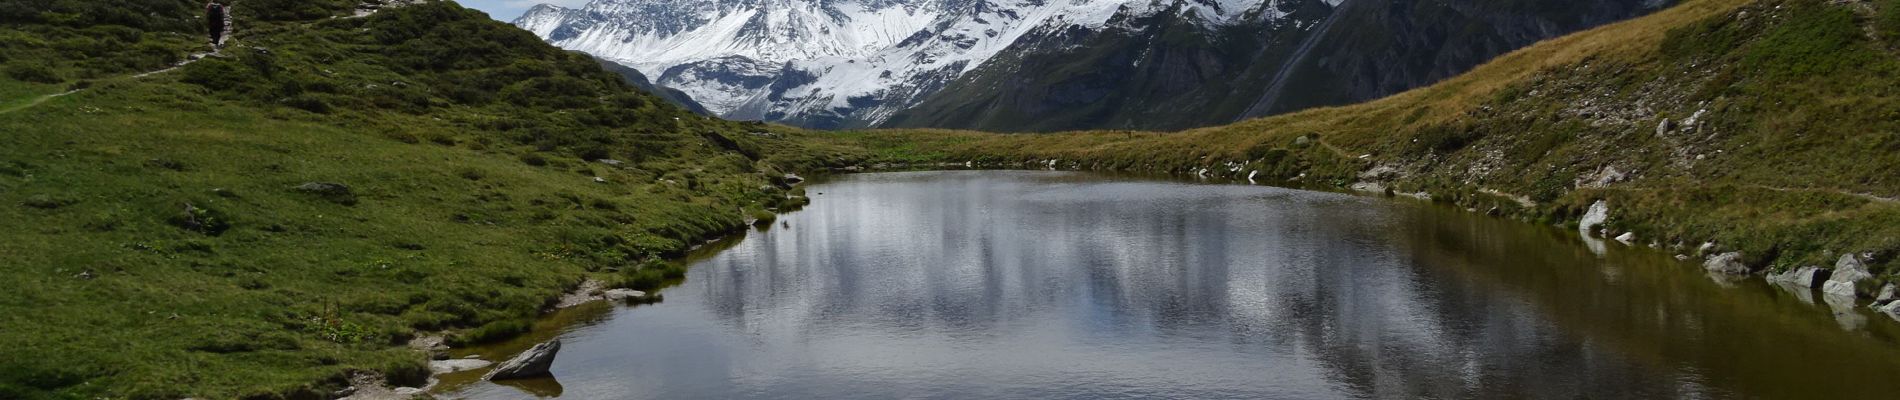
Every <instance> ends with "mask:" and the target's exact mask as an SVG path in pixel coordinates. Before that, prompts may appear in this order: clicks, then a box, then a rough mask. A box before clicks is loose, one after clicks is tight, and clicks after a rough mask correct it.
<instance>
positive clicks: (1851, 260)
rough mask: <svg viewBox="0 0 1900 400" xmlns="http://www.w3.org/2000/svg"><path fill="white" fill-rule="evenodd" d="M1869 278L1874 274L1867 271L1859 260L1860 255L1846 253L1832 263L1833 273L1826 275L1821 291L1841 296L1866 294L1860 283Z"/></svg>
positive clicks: (1872, 277)
mask: <svg viewBox="0 0 1900 400" xmlns="http://www.w3.org/2000/svg"><path fill="white" fill-rule="evenodd" d="M1869 279H1874V274H1872V273H1868V272H1867V266H1866V265H1865V264H1862V263H1861V262H1860V257H1856V256H1854V255H1853V254H1848V255H1844V256H1841V260H1840V261H1839V262H1837V263H1835V264H1834V275H1833V276H1830V277H1828V279H1827V284H1825V285H1822V286H1821V291H1823V292H1827V294H1829V295H1835V296H1843V297H1856V296H1861V295H1866V294H1868V293H1865V292H1863V291H1862V290H1861V289H1860V283H1861V282H1864V281H1867V280H1869Z"/></svg>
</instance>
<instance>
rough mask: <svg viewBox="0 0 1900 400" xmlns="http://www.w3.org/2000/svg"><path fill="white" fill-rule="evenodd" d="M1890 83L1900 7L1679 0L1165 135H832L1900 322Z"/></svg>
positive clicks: (924, 159)
mask: <svg viewBox="0 0 1900 400" xmlns="http://www.w3.org/2000/svg"><path fill="white" fill-rule="evenodd" d="M1896 88H1900V1H1896V0H1880V1H1836V0H1687V1H1684V2H1683V3H1682V4H1681V5H1678V6H1675V7H1671V8H1668V9H1665V10H1663V11H1660V12H1657V13H1654V14H1652V15H1649V16H1645V17H1642V18H1638V19H1635V20H1631V21H1626V22H1622V23H1616V24H1612V25H1608V26H1604V27H1600V28H1596V29H1591V30H1587V31H1585V32H1581V33H1579V34H1574V35H1568V36H1564V37H1561V38H1557V39H1554V40H1550V41H1545V42H1541V43H1539V44H1536V45H1534V46H1530V47H1527V48H1525V49H1522V50H1519V51H1516V52H1512V53H1509V54H1507V55H1505V56H1502V57H1499V58H1498V59H1497V60H1494V61H1492V62H1488V63H1485V64H1484V65H1482V66H1479V67H1477V68H1475V69H1473V70H1472V71H1471V72H1468V73H1466V74H1462V75H1459V76H1457V77H1454V78H1451V79H1448V80H1446V81H1443V82H1441V83H1438V84H1435V85H1431V86H1428V87H1425V88H1421V89H1417V90H1412V91H1407V92H1404V93H1401V94H1398V95H1394V96H1390V97H1386V98H1383V99H1380V100H1377V101H1372V102H1366V103H1360V104H1355V105H1349V106H1343V107H1333V108H1322V109H1313V110H1307V111H1302V112H1296V113H1291V114H1286V115H1281V116H1275V117H1269V118H1261V119H1254V120H1248V121H1244V122H1241V123H1237V124H1232V125H1227V126H1221V127H1213V128H1204V129H1194V130H1188V131H1184V132H1179V133H1171V134H1159V133H1136V132H1074V133H1058V134H1036V135H999V134H988V133H971V132H957V131H945V130H924V131H870V132H857V133H851V134H848V135H842V136H841V137H840V139H839V140H843V141H846V142H848V143H855V144H858V145H862V146H867V147H871V148H873V149H874V151H873V152H874V154H879V155H881V157H882V158H881V159H880V161H877V162H883V163H896V164H920V163H921V164H931V163H956V164H960V165H961V164H966V163H967V164H968V165H976V166H987V167H1011V168H1021V167H1031V168H1055V169H1083V170H1114V171H1141V172H1159V173H1170V174H1179V175H1187V176H1196V177H1202V178H1206V179H1226V180H1231V181H1239V182H1249V183H1261V184H1269V183H1271V184H1282V185H1293V186H1302V187H1312V188H1331V189H1335V190H1353V191H1361V192H1367V193H1374V194H1380V193H1383V194H1386V195H1394V196H1397V195H1403V196H1406V197H1414V198H1420V199H1427V200H1429V201H1432V202H1437V203H1442V204H1446V205H1452V206H1456V207H1459V208H1463V209H1467V210H1470V211H1473V212H1483V213H1488V214H1492V215H1498V216H1501V217H1510V218H1517V219H1521V220H1523V221H1527V222H1537V223H1547V224H1557V225H1564V226H1566V227H1567V228H1569V229H1574V230H1576V231H1580V232H1581V233H1582V234H1583V235H1584V241H1585V243H1586V244H1588V245H1591V246H1593V247H1596V248H1603V247H1604V246H1632V247H1648V248H1653V249H1657V250H1660V251H1667V252H1671V253H1674V254H1676V255H1677V256H1678V258H1679V259H1682V260H1684V261H1685V263H1693V264H1695V265H1696V267H1697V268H1706V269H1707V270H1708V271H1709V272H1711V273H1712V274H1714V276H1715V277H1716V278H1717V279H1720V280H1725V281H1726V280H1732V279H1740V277H1743V276H1748V275H1754V276H1758V277H1762V276H1765V277H1768V278H1770V279H1775V280H1778V281H1781V282H1788V281H1799V280H1800V278H1798V276H1801V275H1803V273H1802V272H1801V271H1814V270H1815V269H1834V270H1836V271H1839V273H1838V274H1835V275H1833V276H1834V277H1835V278H1839V279H1835V278H1828V280H1829V282H1828V283H1826V286H1828V287H1832V288H1833V290H1832V291H1830V293H1834V294H1833V295H1834V296H1842V297H1846V299H1845V302H1844V303H1842V304H1849V305H1854V304H1859V305H1863V306H1864V305H1873V306H1878V307H1880V309H1881V310H1882V311H1883V312H1888V313H1889V314H1892V315H1894V316H1895V317H1896V318H1900V301H1896V296H1900V294H1895V293H1900V286H1893V285H1890V284H1900V174H1894V173H1893V171H1896V170H1900V119H1896V118H1894V116H1895V115H1900V89H1896ZM1790 272H1792V273H1793V274H1790ZM1790 275H1795V276H1797V277H1795V278H1791V277H1790ZM1816 275H1817V274H1814V273H1806V275H1805V276H1809V277H1812V276H1816ZM1799 286H1800V287H1798V288H1797V289H1795V290H1802V291H1806V290H1811V289H1821V288H1822V283H1820V282H1816V281H1814V280H1813V279H1811V278H1810V279H1808V281H1807V282H1805V283H1801V284H1800V285H1799ZM1890 288H1891V289H1893V290H1889V289H1890ZM1806 294H1807V293H1805V292H1803V295H1806ZM1857 297H1858V298H1860V299H1861V300H1871V301H1872V302H1871V304H1869V303H1867V302H1861V303H1856V302H1855V298H1857Z"/></svg>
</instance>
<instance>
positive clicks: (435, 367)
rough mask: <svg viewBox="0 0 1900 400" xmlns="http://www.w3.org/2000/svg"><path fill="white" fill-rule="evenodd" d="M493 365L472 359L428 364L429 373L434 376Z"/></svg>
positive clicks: (439, 361)
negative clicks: (432, 373) (434, 374)
mask: <svg viewBox="0 0 1900 400" xmlns="http://www.w3.org/2000/svg"><path fill="white" fill-rule="evenodd" d="M494 364H495V363H492V362H488V361H486V360H482V359H474V358H462V359H453V360H435V361H430V362H429V372H434V373H436V374H448V373H455V372H462V371H469V370H477V369H482V368H485V367H488V366H489V365H494Z"/></svg>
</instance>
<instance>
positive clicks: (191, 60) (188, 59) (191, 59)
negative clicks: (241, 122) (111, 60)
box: [0, 51, 219, 114]
mask: <svg viewBox="0 0 1900 400" xmlns="http://www.w3.org/2000/svg"><path fill="white" fill-rule="evenodd" d="M218 54H219V53H218V52H217V51H212V52H206V53H196V54H192V55H190V56H186V57H185V60H184V61H180V62H178V63H177V64H172V66H169V67H165V68H163V69H157V70H152V71H145V72H140V73H138V74H133V75H129V76H123V77H114V78H106V79H107V80H110V79H120V78H128V79H140V78H145V77H148V76H152V75H158V74H163V73H166V72H171V71H174V70H177V69H179V68H184V67H185V66H186V65H191V63H195V62H198V60H203V59H206V58H211V57H215V56H217V55H218ZM85 90H86V89H73V90H68V91H64V92H59V93H54V94H49V95H44V96H40V97H36V98H33V100H32V101H28V102H26V103H22V104H20V105H17V106H12V107H8V108H6V109H0V114H10V113H13V112H15V111H20V110H25V109H29V108H33V107H35V106H38V105H40V104H42V103H46V102H47V101H48V100H52V99H57V98H61V97H66V96H70V95H72V94H74V93H79V92H83V91H85Z"/></svg>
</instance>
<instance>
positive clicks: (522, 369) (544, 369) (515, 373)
mask: <svg viewBox="0 0 1900 400" xmlns="http://www.w3.org/2000/svg"><path fill="white" fill-rule="evenodd" d="M560 352H561V340H560V339H555V340H551V341H548V342H547V343H542V344H537V345H534V347H533V348H529V349H528V351H524V352H521V355H518V356H515V358H513V359H510V360H508V361H507V362H503V363H501V366H498V367H495V370H493V371H488V375H483V376H482V379H483V380H489V381H499V380H507V379H522V378H535V377H542V376H547V375H548V367H549V366H552V365H554V355H555V354H556V353H560Z"/></svg>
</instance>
